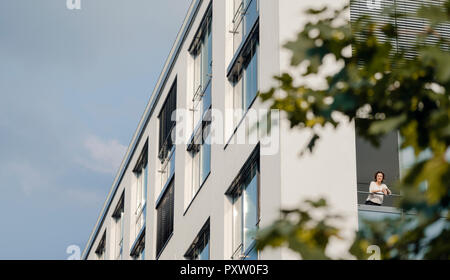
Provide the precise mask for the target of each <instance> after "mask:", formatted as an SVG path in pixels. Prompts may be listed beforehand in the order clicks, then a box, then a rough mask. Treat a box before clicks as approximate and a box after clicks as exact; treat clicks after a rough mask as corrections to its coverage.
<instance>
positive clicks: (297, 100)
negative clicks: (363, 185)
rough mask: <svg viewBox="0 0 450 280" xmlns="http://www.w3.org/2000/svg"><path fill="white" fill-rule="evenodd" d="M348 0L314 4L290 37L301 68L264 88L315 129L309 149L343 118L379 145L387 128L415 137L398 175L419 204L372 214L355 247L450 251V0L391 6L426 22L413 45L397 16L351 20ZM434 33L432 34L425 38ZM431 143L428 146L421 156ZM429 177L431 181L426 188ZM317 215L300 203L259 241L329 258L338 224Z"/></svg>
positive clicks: (300, 124) (406, 198)
mask: <svg viewBox="0 0 450 280" xmlns="http://www.w3.org/2000/svg"><path fill="white" fill-rule="evenodd" d="M349 9H350V6H345V7H343V8H341V9H331V8H327V7H326V8H323V9H310V10H307V11H306V13H307V14H309V15H310V16H312V17H313V18H314V20H313V21H310V22H308V23H307V24H306V25H305V26H304V29H303V30H302V31H301V32H300V33H299V34H298V36H297V38H296V40H294V41H290V42H288V43H286V44H285V46H284V47H285V48H286V49H288V50H289V51H290V52H291V53H292V57H291V66H292V67H293V68H294V69H297V70H299V71H298V72H300V73H299V74H296V75H298V76H291V75H293V74H289V73H283V74H281V75H280V76H277V77H275V79H276V80H277V81H278V86H276V87H274V88H272V89H271V90H269V91H267V92H264V93H260V97H261V98H262V100H263V101H266V102H271V103H272V105H271V107H272V108H273V109H279V110H281V111H283V112H285V113H286V116H287V118H288V119H289V121H290V124H291V127H292V128H294V127H297V128H301V129H307V130H309V131H311V132H312V136H311V138H310V140H309V142H308V143H307V145H306V146H305V147H304V149H303V150H302V153H304V152H313V151H314V148H315V146H316V145H320V144H318V143H319V142H318V140H319V139H320V137H321V129H322V128H323V127H325V126H329V125H332V126H333V127H334V128H337V127H338V126H339V125H340V123H341V122H348V121H355V120H356V119H357V120H358V121H355V122H354V123H355V128H356V132H357V134H358V136H359V137H362V138H364V139H366V140H368V141H369V142H370V143H371V144H372V145H374V146H378V145H379V144H380V140H381V139H382V138H383V136H385V135H386V134H388V133H390V132H392V131H398V132H399V134H400V135H401V139H403V141H402V144H401V148H402V149H405V148H408V147H412V148H413V149H414V153H415V156H416V163H415V164H414V165H413V166H412V167H411V168H410V169H409V171H408V172H407V174H406V175H405V176H403V178H401V180H400V181H399V182H397V183H396V184H395V188H396V189H398V190H400V191H401V193H402V195H403V197H402V199H401V200H400V202H399V204H398V205H397V206H398V207H399V208H401V209H403V211H405V213H406V212H408V211H409V212H414V213H416V214H415V215H403V217H402V218H398V219H387V220H384V221H378V222H370V221H366V222H365V227H364V230H359V231H358V232H357V234H356V238H355V241H354V244H353V245H352V247H351V249H350V253H351V254H353V255H354V256H355V257H357V258H360V259H365V258H367V252H366V248H367V246H368V245H369V244H376V245H378V246H380V248H381V254H382V258H383V259H413V258H425V259H427V258H430V259H450V242H449V241H450V240H449V237H450V227H449V223H448V222H449V215H448V209H449V203H450V188H449V187H450V164H449V160H448V158H447V159H446V152H448V150H449V143H450V122H449V120H450V107H449V103H450V95H449V93H450V52H449V50H450V42H449V38H446V37H445V36H442V34H441V33H440V31H439V30H442V28H443V24H444V25H446V26H444V28H449V26H450V25H449V24H450V0H446V1H445V2H444V4H443V5H442V6H422V7H421V8H419V9H418V11H417V13H416V14H399V13H398V11H397V12H395V11H393V10H392V9H391V10H390V9H385V11H384V13H385V14H386V15H387V16H389V17H394V16H396V17H405V18H421V19H424V20H425V22H427V24H426V26H425V28H424V29H423V30H422V32H420V33H418V34H417V40H416V42H413V44H412V45H413V47H412V48H409V49H408V48H406V47H405V46H401V45H400V46H398V48H397V46H396V45H395V44H394V43H392V42H394V40H395V39H396V37H397V36H399V35H401V32H402V30H399V29H398V27H397V26H395V25H393V24H390V23H389V22H395V21H394V20H392V21H387V22H375V21H373V20H372V19H371V18H370V17H367V16H362V17H360V18H358V19H355V20H354V21H353V20H352V22H351V24H350V22H349V20H348V14H349ZM431 37H433V38H434V41H432V43H430V40H428V39H429V38H431ZM380 38H385V39H384V40H381V39H380ZM425 42H427V43H425ZM330 61H331V63H332V64H333V65H335V66H336V67H337V66H339V67H338V68H337V69H336V71H334V72H332V73H327V72H326V71H323V69H324V68H326V67H328V66H329V65H330ZM317 77H323V86H321V87H319V86H318V84H317V83H316V84H315V85H314V86H311V85H309V84H308V83H306V82H303V83H301V84H298V81H308V80H309V79H310V78H316V79H317ZM336 116H340V117H336ZM342 116H343V117H344V118H342ZM424 151H428V152H429V154H430V156H429V157H427V158H426V159H420V160H419V159H418V155H419V154H421V153H423V152H424ZM423 182H426V183H427V186H428V187H427V189H426V190H424V189H423V188H421V186H423ZM289 215H298V216H299V217H298V221H296V222H292V221H289V219H288V216H289ZM442 217H446V219H444V225H443V229H442V230H441V231H440V233H439V234H437V235H435V236H433V237H432V238H429V237H428V236H427V235H426V234H425V233H426V231H427V229H428V228H430V227H432V226H433V224H435V223H436V221H437V220H438V219H439V218H442ZM310 220H311V217H309V216H308V215H307V212H304V211H303V210H290V211H287V212H283V213H282V218H281V219H280V220H278V221H276V223H275V224H274V225H272V226H271V227H269V228H266V229H263V230H262V231H261V233H260V235H258V237H257V239H258V240H259V241H258V243H259V245H258V246H259V248H261V249H263V248H265V247H266V246H274V247H276V246H284V245H287V246H288V247H289V248H291V249H293V250H294V251H297V252H299V253H300V254H301V255H302V257H303V258H304V259H305V258H313V259H315V258H319V259H322V258H326V256H325V253H324V250H325V247H326V245H327V244H328V243H327V240H326V239H327V238H330V237H331V236H337V235H338V233H337V232H336V230H337V229H335V228H332V227H328V226H326V225H327V224H326V223H325V221H320V222H317V227H316V229H313V228H310V227H307V226H306V224H309V223H310V222H311V221H310ZM441 221H442V219H441ZM303 232H304V233H303ZM303 234H304V235H306V236H307V238H304V237H303ZM308 249H311V251H310V252H307V251H308ZM319 251H320V252H319Z"/></svg>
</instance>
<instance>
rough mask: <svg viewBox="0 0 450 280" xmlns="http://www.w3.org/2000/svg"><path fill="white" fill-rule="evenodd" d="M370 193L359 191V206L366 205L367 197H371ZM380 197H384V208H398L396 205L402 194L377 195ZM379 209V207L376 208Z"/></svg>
mask: <svg viewBox="0 0 450 280" xmlns="http://www.w3.org/2000/svg"><path fill="white" fill-rule="evenodd" d="M369 194H370V192H367V191H358V205H364V204H365V202H366V200H367V197H368V196H369ZM375 194H378V195H383V196H384V198H383V204H382V206H386V207H396V205H397V204H398V201H399V200H400V199H401V197H402V196H401V195H400V194H394V193H392V194H389V195H385V194H384V193H381V192H380V193H375ZM375 207H377V206H375Z"/></svg>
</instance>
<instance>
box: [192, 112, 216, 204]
mask: <svg viewBox="0 0 450 280" xmlns="http://www.w3.org/2000/svg"><path fill="white" fill-rule="evenodd" d="M210 126H211V122H210V121H209V117H207V118H205V120H204V121H203V122H202V123H201V127H200V128H199V129H197V132H196V134H195V135H194V136H193V138H192V140H191V144H190V145H189V146H188V151H189V152H190V154H191V158H192V188H191V194H190V195H191V196H190V197H191V198H193V197H194V196H195V194H196V193H197V191H198V190H199V189H200V187H201V186H202V185H203V183H204V182H205V180H206V178H207V177H208V175H209V173H210V171H211V136H210Z"/></svg>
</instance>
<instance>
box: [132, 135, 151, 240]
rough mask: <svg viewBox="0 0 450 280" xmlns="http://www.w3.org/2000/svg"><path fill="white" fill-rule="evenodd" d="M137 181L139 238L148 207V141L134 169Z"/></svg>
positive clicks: (136, 212)
mask: <svg viewBox="0 0 450 280" xmlns="http://www.w3.org/2000/svg"><path fill="white" fill-rule="evenodd" d="M133 173H134V175H135V179H136V204H135V205H136V210H135V212H134V217H135V237H136V238H137V237H138V234H139V232H140V231H141V229H142V228H143V227H144V228H145V224H146V216H147V215H146V214H147V213H146V206H147V194H148V182H149V180H148V139H147V141H146V143H145V144H144V147H143V148H142V152H141V154H140V156H139V158H138V160H137V162H136V165H135V167H134V169H133ZM140 219H142V220H143V221H142V224H141V226H140V228H137V227H136V226H137V225H138V222H139V220H140Z"/></svg>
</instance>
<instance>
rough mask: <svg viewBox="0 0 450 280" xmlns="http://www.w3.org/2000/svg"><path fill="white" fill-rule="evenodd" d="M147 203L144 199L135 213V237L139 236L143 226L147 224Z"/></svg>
mask: <svg viewBox="0 0 450 280" xmlns="http://www.w3.org/2000/svg"><path fill="white" fill-rule="evenodd" d="M146 206H147V203H146V202H145V201H144V202H143V203H140V204H139V206H138V207H137V209H136V212H135V215H136V228H135V238H137V236H138V234H139V232H140V231H141V229H142V227H144V226H145V209H146Z"/></svg>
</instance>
